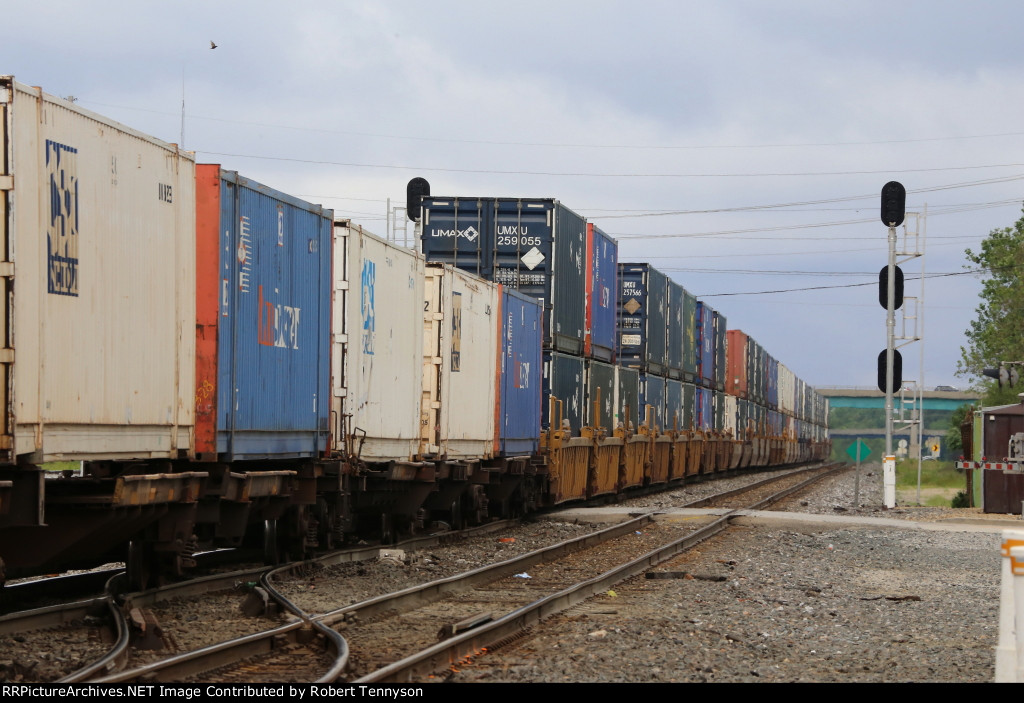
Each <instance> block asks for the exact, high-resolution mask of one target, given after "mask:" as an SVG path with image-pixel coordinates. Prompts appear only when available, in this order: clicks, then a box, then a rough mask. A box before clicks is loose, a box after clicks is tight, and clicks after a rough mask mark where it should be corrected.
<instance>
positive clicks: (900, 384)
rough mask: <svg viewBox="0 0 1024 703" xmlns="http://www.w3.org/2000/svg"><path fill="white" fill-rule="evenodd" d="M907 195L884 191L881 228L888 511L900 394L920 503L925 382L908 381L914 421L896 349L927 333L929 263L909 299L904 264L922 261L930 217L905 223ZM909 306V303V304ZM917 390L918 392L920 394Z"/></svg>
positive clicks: (890, 186) (892, 501) (892, 188)
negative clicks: (885, 252) (884, 235)
mask: <svg viewBox="0 0 1024 703" xmlns="http://www.w3.org/2000/svg"><path fill="white" fill-rule="evenodd" d="M906 198H907V191H906V189H905V188H904V187H903V185H902V184H901V183H898V182H896V181H890V182H889V183H886V184H885V186H883V187H882V209H881V215H882V224H884V225H885V226H886V227H888V228H889V235H888V241H889V261H888V264H887V265H886V266H885V267H883V268H882V270H881V271H879V274H878V302H879V303H880V304H881V305H882V307H884V308H885V309H886V321H885V326H886V348H885V350H884V351H882V352H881V353H880V354H879V355H878V389H879V390H880V391H882V392H884V393H885V457H884V458H883V463H882V468H883V486H884V489H883V490H884V496H883V498H884V502H885V506H886V507H887V508H894V507H896V456H895V453H894V452H893V424H894V422H895V421H896V412H895V408H894V405H895V401H894V398H895V395H896V393H899V395H900V410H899V421H900V422H902V423H904V424H906V425H910V426H911V433H912V438H913V439H916V442H915V444H916V445H917V447H918V476H919V480H918V484H919V485H918V500H919V501H920V462H921V451H920V448H921V446H922V431H923V413H921V412H920V409H921V408H922V407H923V399H922V390H923V388H924V379H923V378H922V379H921V380H920V383H915V382H913V381H908V384H913V385H914V386H916V388H914V389H910V390H911V391H912V394H913V395H912V397H911V399H910V401H909V405H910V406H911V413H910V417H909V418H905V417H904V410H905V408H906V406H907V405H908V402H907V398H906V394H907V390H908V389H906V388H905V385H904V380H903V356H902V354H900V352H899V349H897V344H896V342H897V340H899V341H900V342H902V343H901V344H899V346H900V347H903V346H906V345H908V344H910V343H912V342H916V341H919V340H920V339H921V335H922V333H923V310H924V263H923V259H922V270H921V278H920V281H921V283H920V285H921V294H920V295H919V296H914V297H904V294H903V293H904V277H903V270H902V269H901V268H900V267H899V264H900V263H903V262H906V261H910V260H911V259H916V258H919V257H923V255H924V251H923V247H922V242H921V240H922V237H921V235H922V224H923V222H924V218H925V215H918V214H917V213H909V214H910V216H911V217H913V218H914V223H915V226H914V227H913V229H911V228H910V227H908V226H907V225H906V224H904V221H905V219H906V217H907V215H908V213H907V212H906ZM900 225H903V230H904V238H903V244H902V246H901V247H900V248H899V250H897V243H898V241H899V237H898V235H897V232H896V229H897V227H899V226H900ZM904 303H907V305H906V306H904ZM900 309H902V311H903V319H902V325H901V328H900V332H899V334H897V331H896V311H897V310H900ZM921 350H922V359H921V370H920V372H921V373H922V374H923V373H924V359H923V353H924V351H923V350H924V347H923V345H922V348H921ZM915 391H916V392H915Z"/></svg>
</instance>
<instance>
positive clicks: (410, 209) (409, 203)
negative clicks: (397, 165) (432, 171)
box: [405, 176, 430, 222]
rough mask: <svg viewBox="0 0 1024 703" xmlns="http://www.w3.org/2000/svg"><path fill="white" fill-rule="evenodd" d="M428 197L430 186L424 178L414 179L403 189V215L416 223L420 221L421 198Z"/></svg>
mask: <svg viewBox="0 0 1024 703" xmlns="http://www.w3.org/2000/svg"><path fill="white" fill-rule="evenodd" d="M428 195H430V184H429V183H427V179H426V178H420V177H418V176H417V177H416V178H414V179H412V180H411V181H409V185H407V186H406V187H405V214H406V215H408V216H409V219H410V220H412V221H413V222H416V221H418V220H419V219H420V210H421V209H422V206H423V203H422V201H423V198H425V197H426V196H428Z"/></svg>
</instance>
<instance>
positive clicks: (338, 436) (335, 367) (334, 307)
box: [331, 223, 349, 448]
mask: <svg viewBox="0 0 1024 703" xmlns="http://www.w3.org/2000/svg"><path fill="white" fill-rule="evenodd" d="M348 236H349V229H348V227H347V226H345V225H343V224H341V223H335V225H334V260H333V265H332V268H333V270H332V272H331V281H332V295H331V317H332V319H331V417H332V418H333V421H334V424H333V426H332V427H331V434H332V437H331V444H332V445H333V446H334V447H335V448H340V447H341V446H342V444H343V443H344V441H345V427H344V417H345V413H346V412H347V410H346V408H345V400H346V397H347V395H348V392H347V389H348V380H347V379H346V378H345V372H346V369H347V364H348V328H347V327H346V324H347V322H348V317H347V316H346V315H345V310H346V309H347V307H346V306H347V305H348V297H347V296H348V284H349V282H348Z"/></svg>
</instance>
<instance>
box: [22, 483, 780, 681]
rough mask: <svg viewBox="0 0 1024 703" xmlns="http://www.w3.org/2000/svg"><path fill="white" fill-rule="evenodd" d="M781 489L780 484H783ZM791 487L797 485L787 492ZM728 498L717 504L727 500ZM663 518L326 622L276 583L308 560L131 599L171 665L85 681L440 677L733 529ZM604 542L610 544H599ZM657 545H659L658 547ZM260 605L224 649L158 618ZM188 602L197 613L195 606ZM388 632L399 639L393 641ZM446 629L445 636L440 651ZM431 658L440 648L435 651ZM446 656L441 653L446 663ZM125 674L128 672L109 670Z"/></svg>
mask: <svg viewBox="0 0 1024 703" xmlns="http://www.w3.org/2000/svg"><path fill="white" fill-rule="evenodd" d="M778 480H779V479H777V478H776V479H775V482H776V485H777V482H778ZM794 480H795V479H788V481H789V483H792V482H793V481H794ZM763 485H766V482H763V481H762V482H757V483H756V484H753V485H752V486H748V487H747V491H748V492H749V491H751V490H766V489H762V486H763ZM793 490H794V489H793V488H792V487H788V488H787V492H788V493H791V492H792V491H793ZM729 493H734V492H729ZM724 495H725V494H723V496H719V498H720V499H725V498H724ZM656 512H658V511H651V512H649V513H648V514H646V515H644V516H642V517H641V518H639V519H637V520H633V521H631V522H629V523H623V524H621V525H616V526H613V527H611V528H607V529H606V530H601V531H599V532H597V533H591V534H588V535H587V536H585V537H582V538H580V539H575V540H569V541H566V542H562V543H560V544H557V545H553V546H551V547H547V548H545V549H542V550H537V551H534V552H531V553H530V554H528V555H525V556H524V557H521V558H519V559H517V560H508V561H507V562H505V563H502V564H497V565H494V566H491V567H488V568H482V569H475V570H473V571H471V572H469V573H468V574H465V575H460V576H451V577H448V578H445V579H440V580H436V581H433V582H431V583H428V584H424V585H421V586H418V587H416V588H408V589H405V590H404V591H402V592H400V593H397V594H388V595H380V596H377V597H374V598H370V599H368V600H365V601H363V602H361V603H357V604H351V605H346V606H344V607H340V608H337V609H335V610H330V611H327V612H321V613H319V614H307V613H305V612H304V611H303V609H302V608H301V607H299V606H297V605H295V604H294V603H293V602H291V601H290V600H289V598H288V597H286V596H285V595H284V594H281V593H278V592H277V590H276V589H277V586H278V585H280V583H279V582H282V581H286V580H287V576H288V575H289V574H290V575H292V576H294V575H296V574H298V575H302V574H303V573H308V572H309V571H310V570H312V569H314V567H313V566H312V565H310V564H309V563H306V564H303V565H291V566H288V567H282V568H281V569H278V570H276V573H275V574H273V575H271V574H270V573H265V572H266V570H265V569H263V570H249V571H245V572H235V573H233V574H227V575H222V576H216V577H208V578H206V579H199V580H197V581H194V582H189V583H187V584H179V585H176V586H174V587H170V588H167V587H165V588H162V589H154V590H153V591H149V592H144V593H139V594H129V595H128V596H127V600H126V602H125V604H124V606H125V607H124V610H125V611H127V612H131V611H132V610H133V609H134V610H135V611H136V619H138V617H139V614H138V613H139V612H140V611H154V612H156V613H158V615H159V617H157V618H155V621H156V622H159V624H160V627H161V628H162V630H163V631H164V633H169V634H164V635H162V636H163V638H164V639H165V640H166V641H169V642H170V643H171V644H172V645H173V646H172V647H170V648H169V650H170V654H171V656H168V653H169V652H168V649H165V650H164V651H163V652H161V651H156V652H150V653H148V654H147V653H146V652H144V651H141V650H138V649H136V648H132V649H131V650H130V652H131V663H130V664H127V665H126V663H125V662H126V659H125V658H124V657H122V658H121V659H119V660H117V663H115V664H110V663H109V662H108V663H106V664H104V665H101V666H100V667H98V668H93V669H92V670H91V671H92V673H90V674H88V675H87V677H86V678H88V679H89V680H91V681H96V682H113V681H136V680H143V679H144V680H146V681H160V682H170V681H189V680H196V679H198V678H200V677H201V680H202V681H204V682H225V683H232V682H243V681H246V682H263V681H289V680H290V681H296V682H308V681H317V682H329V681H337V680H347V681H352V680H354V679H356V678H358V680H359V681H366V682H370V681H404V680H409V678H410V677H411V676H413V675H415V674H416V673H417V672H427V671H438V670H443V669H444V668H446V667H447V666H448V665H449V664H450V663H451V662H456V661H459V660H460V659H462V658H464V657H465V656H472V655H473V654H474V653H477V652H479V651H481V650H482V649H483V648H485V647H487V646H492V645H493V643H494V642H499V641H501V640H503V639H508V638H510V637H515V636H517V634H516V633H517V632H520V631H521V629H522V627H523V626H526V627H529V626H530V625H532V624H534V623H535V622H539V619H543V617H547V616H548V615H550V614H553V613H555V612H558V611H559V610H562V609H564V608H567V607H570V606H571V605H572V604H574V603H576V602H579V600H581V599H582V598H585V597H587V596H588V595H591V594H593V593H598V592H601V591H602V590H607V588H609V587H610V586H609V585H608V584H610V583H614V582H616V581H617V580H620V579H622V578H627V577H628V576H629V575H631V572H629V568H633V569H636V568H639V569H640V570H643V569H644V568H649V567H650V566H651V565H653V564H654V563H657V561H659V560H662V559H664V558H668V556H671V555H672V554H674V553H677V552H678V551H679V550H681V549H685V548H687V547H688V546H690V545H692V544H695V543H697V542H699V541H701V540H702V539H706V538H707V536H709V535H710V534H712V533H711V532H707V533H706V534H705V531H706V530H708V529H710V528H712V527H713V526H714V524H715V523H722V524H723V527H724V524H725V523H726V522H727V520H728V518H721V519H718V520H712V519H711V518H708V519H707V520H705V521H693V520H691V521H689V522H688V523H687V524H686V525H685V526H683V527H673V526H666V525H662V524H660V523H654V522H653V516H654V514H655V513H656ZM697 522H707V523H708V525H707V526H704V527H701V529H699V530H698V529H696V527H697ZM507 529H509V524H508V523H503V524H496V525H495V524H492V525H488V526H485V527H483V528H477V530H476V532H477V534H489V533H493V532H495V531H504V530H507ZM719 529H721V528H719ZM716 531H717V530H716ZM637 533H640V534H637ZM702 535H703V536H702ZM452 539H457V537H455V536H453V535H450V534H449V535H443V536H433V537H427V538H420V539H417V540H412V541H410V542H407V543H405V544H403V545H401V546H403V547H405V548H406V549H407V550H408V551H410V552H411V551H413V550H419V551H421V552H422V551H424V550H428V551H429V550H430V549H431V548H433V547H435V546H440V545H441V543H442V542H444V541H451V540H452ZM492 541H493V540H492ZM602 542H606V543H607V544H605V545H602V544H601V543H602ZM656 542H658V543H662V544H661V545H660V546H658V547H657V548H655V547H654V546H653V545H654V543H656ZM582 550H585V551H582ZM665 550H668V551H665ZM380 551H381V548H380V546H367V547H364V548H360V549H354V550H345V551H342V552H337V553H334V554H332V555H330V556H329V557H327V558H326V559H324V560H322V562H321V564H323V565H330V564H346V563H358V562H360V561H365V560H368V559H371V558H376V557H377V556H378V555H379V554H380ZM624 554H625V555H626V556H623V555H624ZM602 555H603V556H602ZM652 559H654V561H652ZM623 563H627V570H626V571H623V570H622V569H621V568H617V567H619V566H621V565H622V564H623ZM629 564H632V567H630V566H629ZM315 568H322V566H317V567H315ZM519 573H526V574H528V575H529V576H530V578H528V579H527V578H521V577H520V578H517V577H516V574H519ZM254 597H258V598H260V599H262V600H263V603H264V606H265V607H264V608H263V611H262V612H260V613H258V614H257V615H256V616H255V617H257V618H259V623H258V624H257V625H256V626H255V629H258V630H261V631H258V632H255V633H254V632H253V629H254V625H253V624H252V623H248V624H246V625H245V626H244V627H243V629H245V630H246V632H245V634H244V635H239V636H235V637H234V638H232V639H229V640H228V641H221V640H224V636H223V631H222V630H219V629H215V628H208V627H199V628H197V627H196V624H197V622H198V623H205V622H208V618H207V617H206V616H199V617H197V618H196V619H194V620H192V621H189V620H188V617H187V615H186V617H185V618H184V619H183V620H182V621H181V623H180V624H176V622H175V621H174V619H173V618H170V617H169V616H168V614H167V612H164V611H161V610H160V608H161V605H160V604H162V603H168V602H174V601H184V602H185V606H184V607H183V608H182V611H183V612H185V613H188V611H189V610H190V609H192V610H195V608H196V607H198V604H200V603H204V604H205V603H209V602H213V603H214V604H213V605H212V606H211V607H213V609H214V610H216V609H217V608H218V607H219V608H220V609H221V610H222V611H223V612H224V613H228V612H229V611H230V612H234V611H236V610H237V609H239V606H240V604H241V603H242V602H244V600H246V599H248V600H250V601H251V600H252V599H253V598H254ZM218 598H220V599H222V602H221V604H220V605H217V602H216V601H217V599H218ZM190 599H191V600H190ZM190 602H191V603H192V604H193V605H192V606H190V605H188V604H189V603H190ZM257 610H259V608H257ZM398 612H402V613H403V615H402V616H401V617H402V620H393V619H392V618H393V617H395V616H394V615H393V613H398ZM193 615H196V613H195V612H193ZM503 621H506V622H518V623H520V625H519V626H518V629H517V628H511V629H508V628H506V627H505V625H502V627H501V628H496V627H495V626H496V625H498V624H500V623H502V622H503ZM396 623H399V624H396ZM463 628H469V631H468V632H467V631H463ZM492 628H495V629H494V630H493V632H494V634H488V633H491V632H492ZM196 630H198V631H199V632H200V633H203V632H204V631H207V630H209V632H207V633H206V634H207V635H208V636H209V638H210V639H209V641H202V640H198V641H193V640H191V639H185V638H184V637H183V636H182V635H181V634H179V633H180V632H185V631H196ZM215 630H216V631H215ZM338 630H341V633H339V632H338ZM389 630H390V631H391V632H392V634H387V633H388V631H389ZM395 630H400V631H403V632H406V633H407V635H406V636H404V637H402V638H396V637H395V636H394V635H393V632H394V631H395ZM442 630H443V631H445V633H446V635H448V636H447V637H446V639H445V641H444V642H442V643H440V644H439V643H438V638H439V636H440V635H439V633H440V632H441V631H442ZM414 633H415V634H414ZM478 636H482V637H486V639H487V641H488V642H489V643H490V644H484V643H483V641H482V640H481V641H479V642H478V641H476V639H475V638H477V637H478ZM179 640H181V641H179ZM346 640H348V641H347V642H346ZM463 640H465V641H463ZM368 643H369V644H370V645H374V643H376V644H378V645H380V646H379V647H377V648H376V649H374V647H373V646H370V647H367V646H366V645H367V644H368ZM467 643H468V644H467ZM350 648H351V651H350ZM439 648H440V649H439ZM411 649H416V650H417V651H426V652H428V654H427V655H424V656H425V657H426V658H425V659H423V660H422V661H417V662H415V663H411V664H409V665H405V664H401V662H403V661H406V660H408V659H409V657H407V656H405V655H406V654H407V653H408V652H409V651H411ZM432 650H438V651H437V652H433V653H429V652H431V651H432ZM442 650H443V651H444V653H443V654H439V653H438V652H439V651H442ZM416 656H420V655H419V654H418V655H416ZM438 662H441V663H440V664H439V663H438ZM118 667H120V668H121V670H120V671H116V672H112V671H111V669H112V668H118ZM346 670H348V671H346ZM8 678H9V677H8Z"/></svg>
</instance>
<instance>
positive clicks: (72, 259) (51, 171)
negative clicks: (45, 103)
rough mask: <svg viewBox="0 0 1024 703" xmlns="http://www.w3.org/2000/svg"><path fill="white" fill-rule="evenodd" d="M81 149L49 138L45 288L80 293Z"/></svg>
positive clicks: (57, 292) (49, 290) (54, 292)
mask: <svg viewBox="0 0 1024 703" xmlns="http://www.w3.org/2000/svg"><path fill="white" fill-rule="evenodd" d="M77 155H78V149H74V148H72V147H70V146H66V145H64V144H58V143H57V142H54V141H51V140H49V139H47V140H46V174H47V176H48V177H49V181H50V218H49V222H48V223H47V228H46V246H47V260H46V264H47V274H46V279H47V281H46V289H47V292H48V293H53V294H54V295H71V296H75V297H77V296H78V163H77V162H78V156H77Z"/></svg>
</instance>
